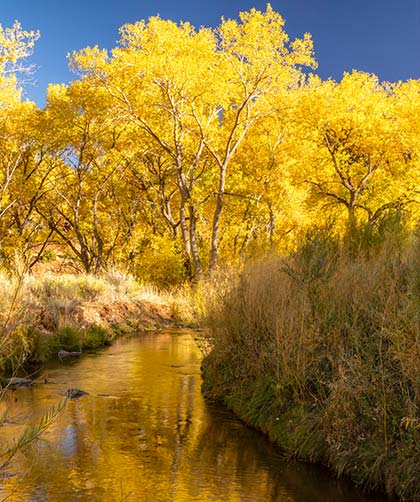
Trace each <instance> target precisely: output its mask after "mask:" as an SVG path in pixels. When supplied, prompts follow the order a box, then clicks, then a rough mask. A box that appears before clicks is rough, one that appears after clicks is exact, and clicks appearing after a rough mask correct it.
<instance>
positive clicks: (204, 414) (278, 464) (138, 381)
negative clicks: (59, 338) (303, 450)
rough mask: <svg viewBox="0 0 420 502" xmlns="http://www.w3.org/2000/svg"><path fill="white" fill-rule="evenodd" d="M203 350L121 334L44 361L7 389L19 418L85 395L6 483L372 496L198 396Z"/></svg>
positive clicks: (174, 498) (126, 497) (160, 496)
mask: <svg viewBox="0 0 420 502" xmlns="http://www.w3.org/2000/svg"><path fill="white" fill-rule="evenodd" d="M199 365H200V353H199V351H198V349H197V347H196V346H195V344H194V341H193V339H192V337H191V336H190V335H189V334H188V333H185V332H184V333H180V332H178V333H176V332H173V333H166V334H148V335H143V336H141V337H140V338H133V339H130V340H122V341H120V342H118V343H117V344H115V345H114V346H113V347H110V348H108V349H107V350H105V351H103V352H101V354H100V355H90V356H85V357H84V358H83V359H82V360H81V361H80V363H79V362H78V363H74V362H70V363H66V365H65V366H63V365H61V364H60V365H58V363H56V364H55V365H52V366H51V367H49V368H48V370H47V372H48V374H47V383H45V384H44V383H41V382H43V380H42V379H40V383H39V384H37V385H36V386H34V388H33V389H19V390H18V391H16V392H15V393H13V394H10V396H9V399H8V402H7V405H8V408H9V413H10V416H11V417H15V422H16V423H10V424H9V425H7V426H5V427H3V428H2V431H1V432H2V439H3V440H4V439H7V437H9V438H10V437H12V435H13V434H16V432H17V431H18V430H19V428H21V427H22V426H23V424H25V423H26V422H27V421H28V416H31V417H32V418H31V420H36V417H37V416H40V415H41V413H42V411H43V410H45V408H46V407H48V406H50V405H51V404H54V403H57V401H58V400H59V399H60V396H61V395H63V394H64V392H65V390H66V389H67V388H69V387H78V388H81V389H83V390H85V391H87V392H89V395H88V396H86V397H83V398H81V399H79V400H75V401H71V402H69V403H68V405H67V407H66V409H65V411H64V412H63V413H62V414H61V415H60V417H59V419H58V420H57V421H56V422H55V423H54V424H53V425H52V426H51V428H50V429H49V430H48V432H47V433H46V434H45V435H44V436H43V438H42V440H41V441H39V442H38V443H37V444H36V445H35V446H33V447H31V448H30V449H28V450H27V451H26V452H25V453H24V454H22V455H20V456H19V459H18V460H17V462H16V463H15V465H14V466H13V469H12V472H10V474H12V475H13V476H11V477H8V478H6V479H4V480H3V486H2V487H0V500H1V499H2V498H5V497H6V496H8V497H9V498H7V500H8V501H13V502H20V501H31V502H38V501H39V502H49V501H51V502H69V501H72V502H73V501H83V502H85V501H98V502H99V501H101V502H108V501H113V502H118V501H121V502H122V501H126V502H129V501H132V502H138V501H145V502H152V501H156V502H166V501H168V502H169V501H171V502H185V501H214V502H218V501H220V502H247V501H249V502H254V501H267V502H275V501H281V502H289V501H290V502H292V501H293V502H303V501H305V502H306V501H311V502H312V501H313V502H316V501H318V500H319V501H321V500H322V501H323V502H328V501H334V502H336V501H344V502H346V501H349V502H350V501H365V500H366V501H368V500H374V499H373V498H368V497H365V496H363V494H361V493H360V492H358V491H356V490H355V489H353V488H352V486H351V485H349V484H348V483H343V482H338V481H335V480H333V479H331V478H330V477H328V476H327V475H326V473H325V472H324V471H323V470H321V469H316V468H311V467H308V466H305V465H304V464H298V463H287V462H284V460H283V459H282V458H281V456H280V455H279V453H278V452H277V451H276V450H275V449H274V448H273V447H272V446H271V445H270V444H269V443H268V442H267V441H266V440H265V439H264V438H263V437H261V436H260V435H259V434H257V433H255V432H253V431H250V430H248V429H247V428H245V427H244V426H243V425H242V424H241V423H240V422H239V421H238V420H236V419H235V418H234V417H233V415H232V414H231V413H229V412H228V411H226V410H224V409H223V408H220V407H217V406H214V405H208V404H207V403H205V402H204V400H203V399H202V396H201V393H200V385H201V377H200V371H199Z"/></svg>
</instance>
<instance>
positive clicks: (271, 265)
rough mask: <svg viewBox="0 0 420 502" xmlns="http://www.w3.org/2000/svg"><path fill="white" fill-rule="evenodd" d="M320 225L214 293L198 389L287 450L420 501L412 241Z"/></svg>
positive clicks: (417, 305)
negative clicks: (354, 238)
mask: <svg viewBox="0 0 420 502" xmlns="http://www.w3.org/2000/svg"><path fill="white" fill-rule="evenodd" d="M414 240H415V242H413V238H411V239H410V238H408V237H406V238H403V237H402V236H401V234H399V235H395V236H394V237H392V238H390V237H388V238H386V239H384V240H383V242H380V243H372V244H371V245H370V246H369V247H368V248H366V249H364V250H362V251H360V250H358V252H355V248H354V247H353V249H351V250H350V251H349V247H348V245H345V244H342V243H340V242H337V240H335V239H333V238H330V237H329V236H328V235H327V234H323V233H320V232H315V233H312V234H311V235H309V236H307V238H306V239H305V241H304V243H303V244H302V246H301V247H300V249H299V250H298V251H297V252H295V253H294V254H293V255H292V256H290V257H288V258H278V257H273V258H270V259H266V260H263V261H260V262H258V263H254V264H253V265H250V266H248V267H246V268H245V270H244V271H243V273H242V274H241V275H240V276H239V277H238V278H237V279H236V281H230V282H229V284H230V285H231V286H230V287H229V288H227V289H225V290H224V291H219V292H218V293H217V294H216V295H214V296H213V300H212V302H211V305H210V306H209V311H208V321H209V324H210V326H211V331H210V332H209V334H208V344H209V346H210V347H211V351H210V353H209V355H208V356H207V357H206V359H205V361H204V364H203V378H204V383H203V391H204V393H205V395H206V396H207V397H208V398H211V399H215V400H221V401H223V402H224V403H225V404H226V405H227V406H228V407H229V408H231V409H232V410H233V411H234V412H235V413H236V414H237V415H238V416H239V417H240V418H241V419H243V420H244V421H245V422H246V423H248V424H250V425H252V426H254V427H256V428H258V429H260V430H262V431H263V432H265V433H267V434H268V435H269V437H270V438H271V439H272V440H273V441H274V442H276V443H277V444H278V445H279V446H280V447H281V448H282V449H283V450H285V451H286V452H288V453H289V454H290V455H291V456H295V457H298V458H300V459H303V460H306V461H310V462H320V463H324V464H326V465H327V466H329V467H330V468H331V469H333V470H334V471H335V472H336V473H337V474H338V475H347V476H349V477H351V478H352V479H353V480H354V481H355V482H356V483H358V484H360V485H363V486H364V487H365V488H368V489H373V488H374V489H380V490H382V491H384V492H385V493H386V494H387V495H388V496H390V497H392V496H397V497H399V498H400V499H401V500H407V501H408V500H411V501H414V500H420V482H419V478H418V474H419V473H420V374H419V368H420V246H419V242H418V239H414Z"/></svg>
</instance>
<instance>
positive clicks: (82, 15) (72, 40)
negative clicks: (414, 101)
mask: <svg viewBox="0 0 420 502" xmlns="http://www.w3.org/2000/svg"><path fill="white" fill-rule="evenodd" d="M266 3H267V2H266V1H265V0H264V1H261V0H206V1H200V0H118V1H115V0H71V1H66V0H0V24H2V26H3V27H7V26H11V24H12V23H13V21H14V20H15V19H17V20H19V21H20V22H21V23H22V25H23V27H24V28H25V29H39V30H40V31H41V39H40V40H39V41H38V43H37V45H36V50H35V54H34V56H33V57H32V58H31V62H32V63H34V64H36V65H37V66H38V69H37V72H36V80H37V85H36V86H33V85H30V86H26V96H27V97H29V98H30V99H33V100H35V101H36V102H37V103H38V104H39V105H42V104H43V101H44V91H45V89H46V87H47V85H48V83H50V82H52V83H61V82H68V81H69V80H71V79H72V78H73V76H72V74H71V73H69V72H68V70H67V60H66V54H67V53H68V52H71V51H73V50H78V49H82V48H83V47H86V46H87V45H96V44H97V45H99V46H100V47H105V48H112V47H115V45H116V41H117V40H118V38H119V36H118V28H119V27H120V26H121V25H123V24H124V23H127V22H134V21H138V20H141V19H147V18H148V17H150V16H152V15H155V14H158V13H159V14H160V16H161V17H162V18H164V19H172V20H174V21H179V20H182V21H190V22H191V23H192V24H193V25H195V26H201V25H205V26H217V25H218V24H219V21H220V18H221V16H224V17H226V18H232V17H236V16H237V14H238V12H240V11H245V10H249V9H250V8H252V7H256V8H257V9H260V10H265V6H266ZM271 5H272V7H273V8H274V9H275V10H277V11H278V12H280V13H281V14H282V16H283V17H284V18H285V20H286V31H287V32H288V33H289V35H290V36H291V37H293V38H295V37H297V36H301V35H302V34H303V33H305V32H310V33H311V34H312V36H313V39H314V45H315V54H316V58H317V60H318V63H319V68H318V70H317V73H318V74H320V75H321V76H322V77H323V78H327V77H329V76H331V77H333V78H335V79H337V80H339V79H340V78H341V76H342V74H343V72H344V71H351V70H352V69H358V70H363V71H367V72H370V73H376V74H377V75H378V76H379V77H380V78H381V79H382V80H390V81H396V80H400V79H401V80H406V79H409V78H420V0H272V1H271Z"/></svg>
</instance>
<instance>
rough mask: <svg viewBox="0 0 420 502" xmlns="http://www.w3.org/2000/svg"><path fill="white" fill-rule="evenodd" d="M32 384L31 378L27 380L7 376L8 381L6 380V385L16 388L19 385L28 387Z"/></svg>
mask: <svg viewBox="0 0 420 502" xmlns="http://www.w3.org/2000/svg"><path fill="white" fill-rule="evenodd" d="M32 384H33V382H32V380H29V378H19V377H12V378H9V381H8V382H7V386H8V387H9V388H10V389H18V388H19V387H28V386H29V385H32Z"/></svg>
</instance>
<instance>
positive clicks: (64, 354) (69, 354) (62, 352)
mask: <svg viewBox="0 0 420 502" xmlns="http://www.w3.org/2000/svg"><path fill="white" fill-rule="evenodd" d="M57 355H58V357H59V358H60V359H63V357H76V356H81V355H82V353H81V352H69V351H68V350H59V351H58V352H57Z"/></svg>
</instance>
